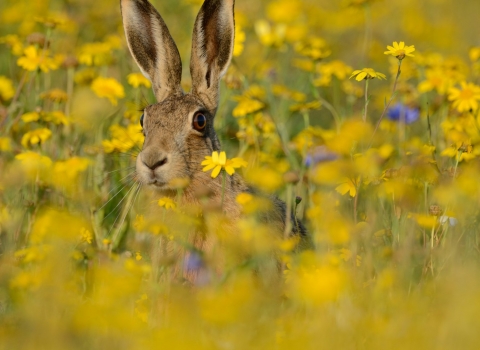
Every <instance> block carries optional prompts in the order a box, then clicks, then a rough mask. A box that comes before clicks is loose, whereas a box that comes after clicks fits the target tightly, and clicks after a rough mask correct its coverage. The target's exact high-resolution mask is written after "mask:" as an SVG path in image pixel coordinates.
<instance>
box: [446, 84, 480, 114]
mask: <svg viewBox="0 0 480 350" xmlns="http://www.w3.org/2000/svg"><path fill="white" fill-rule="evenodd" d="M460 85H461V86H462V88H461V89H457V88H451V89H450V90H449V95H448V100H449V101H453V108H456V109H457V110H458V111H459V112H468V111H470V110H472V111H476V110H477V108H478V102H477V101H478V100H480V86H478V85H475V84H473V83H466V82H464V81H462V82H461V83H460Z"/></svg>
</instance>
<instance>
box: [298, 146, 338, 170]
mask: <svg viewBox="0 0 480 350" xmlns="http://www.w3.org/2000/svg"><path fill="white" fill-rule="evenodd" d="M335 159H338V154H337V153H335V152H332V151H330V150H329V149H328V148H327V147H326V146H317V147H315V148H314V149H312V150H311V151H309V152H308V154H307V157H306V158H305V165H306V166H312V165H315V164H317V163H321V162H328V161H331V160H335Z"/></svg>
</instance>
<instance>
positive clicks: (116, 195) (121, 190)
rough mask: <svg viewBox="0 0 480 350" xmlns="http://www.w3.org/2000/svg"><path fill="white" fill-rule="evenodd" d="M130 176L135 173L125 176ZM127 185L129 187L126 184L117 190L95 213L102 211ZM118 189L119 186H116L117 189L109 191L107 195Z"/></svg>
mask: <svg viewBox="0 0 480 350" xmlns="http://www.w3.org/2000/svg"><path fill="white" fill-rule="evenodd" d="M130 175H135V173H132V174H129V175H127V176H130ZM128 185H129V184H128V183H126V184H124V185H123V186H122V188H120V190H119V191H118V192H117V193H115V194H114V195H113V196H112V197H111V198H110V199H109V200H108V201H106V202H105V203H104V204H103V205H102V206H101V207H100V208H98V209H97V211H98V210H101V209H103V208H104V207H105V206H106V205H107V204H108V203H110V201H111V200H112V199H113V198H115V197H116V196H117V195H118V194H119V193H120V192H122V190H123V189H124V188H125V187H127V186H128ZM118 187H120V186H117V187H115V188H113V189H111V190H110V192H108V193H107V194H110V193H112V192H113V191H116V190H117V189H118Z"/></svg>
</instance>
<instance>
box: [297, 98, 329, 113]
mask: <svg viewBox="0 0 480 350" xmlns="http://www.w3.org/2000/svg"><path fill="white" fill-rule="evenodd" d="M321 105H322V104H321V103H320V101H311V102H304V103H296V104H294V105H291V106H290V112H300V113H304V112H307V111H309V110H314V109H320V106H321Z"/></svg>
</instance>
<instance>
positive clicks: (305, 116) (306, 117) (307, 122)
mask: <svg viewBox="0 0 480 350" xmlns="http://www.w3.org/2000/svg"><path fill="white" fill-rule="evenodd" d="M303 122H304V123H305V129H307V128H308V127H309V126H310V116H309V114H308V112H307V111H305V112H303Z"/></svg>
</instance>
